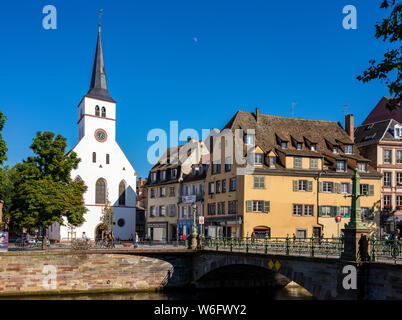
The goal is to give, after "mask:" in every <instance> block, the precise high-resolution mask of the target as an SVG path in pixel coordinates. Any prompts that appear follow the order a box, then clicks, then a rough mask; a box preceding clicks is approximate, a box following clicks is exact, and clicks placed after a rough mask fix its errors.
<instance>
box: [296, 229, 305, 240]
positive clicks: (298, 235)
mask: <svg viewBox="0 0 402 320" xmlns="http://www.w3.org/2000/svg"><path fill="white" fill-rule="evenodd" d="M296 238H297V239H307V230H306V229H296Z"/></svg>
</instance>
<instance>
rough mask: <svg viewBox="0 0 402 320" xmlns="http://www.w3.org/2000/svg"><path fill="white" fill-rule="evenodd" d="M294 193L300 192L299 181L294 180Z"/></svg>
mask: <svg viewBox="0 0 402 320" xmlns="http://www.w3.org/2000/svg"><path fill="white" fill-rule="evenodd" d="M293 191H299V181H298V180H293Z"/></svg>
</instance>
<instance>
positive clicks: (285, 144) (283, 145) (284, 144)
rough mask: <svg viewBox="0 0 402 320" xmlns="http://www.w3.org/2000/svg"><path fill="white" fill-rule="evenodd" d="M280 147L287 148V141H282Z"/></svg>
mask: <svg viewBox="0 0 402 320" xmlns="http://www.w3.org/2000/svg"><path fill="white" fill-rule="evenodd" d="M281 148H282V149H287V148H288V143H287V142H286V141H282V143H281Z"/></svg>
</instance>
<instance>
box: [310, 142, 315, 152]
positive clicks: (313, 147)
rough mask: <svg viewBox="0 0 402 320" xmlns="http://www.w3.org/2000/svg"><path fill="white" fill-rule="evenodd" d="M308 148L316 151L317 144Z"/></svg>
mask: <svg viewBox="0 0 402 320" xmlns="http://www.w3.org/2000/svg"><path fill="white" fill-rule="evenodd" d="M310 148H311V151H317V144H315V143H312V144H311V147H310Z"/></svg>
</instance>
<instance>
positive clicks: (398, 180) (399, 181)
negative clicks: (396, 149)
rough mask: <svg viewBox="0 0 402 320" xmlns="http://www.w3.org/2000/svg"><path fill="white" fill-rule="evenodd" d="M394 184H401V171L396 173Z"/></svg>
mask: <svg viewBox="0 0 402 320" xmlns="http://www.w3.org/2000/svg"><path fill="white" fill-rule="evenodd" d="M396 185H397V186H402V172H398V173H397V174H396Z"/></svg>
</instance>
